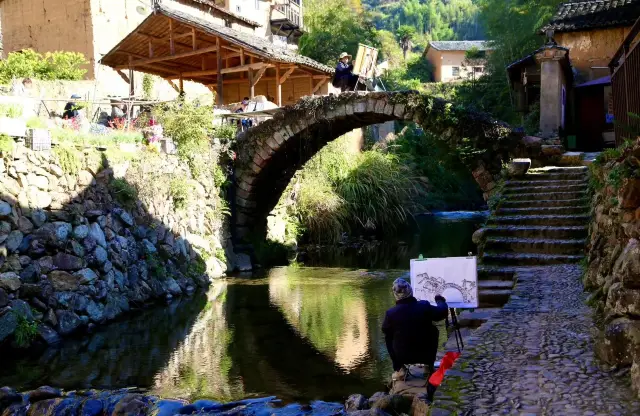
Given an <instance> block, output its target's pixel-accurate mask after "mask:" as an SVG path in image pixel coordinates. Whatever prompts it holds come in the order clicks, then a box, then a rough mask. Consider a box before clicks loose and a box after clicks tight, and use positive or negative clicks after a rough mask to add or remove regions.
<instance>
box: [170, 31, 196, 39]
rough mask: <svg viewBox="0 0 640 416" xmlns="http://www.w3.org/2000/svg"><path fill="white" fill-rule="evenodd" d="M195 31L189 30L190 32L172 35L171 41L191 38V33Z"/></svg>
mask: <svg viewBox="0 0 640 416" xmlns="http://www.w3.org/2000/svg"><path fill="white" fill-rule="evenodd" d="M194 31H195V29H193V28H191V32H184V33H175V32H174V33H173V34H172V36H173V39H174V40H175V39H182V38H188V37H193V32H194Z"/></svg>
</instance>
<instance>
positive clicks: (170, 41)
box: [169, 18, 176, 55]
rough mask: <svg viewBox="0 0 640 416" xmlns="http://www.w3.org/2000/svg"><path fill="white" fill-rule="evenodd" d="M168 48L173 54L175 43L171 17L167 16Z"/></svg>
mask: <svg viewBox="0 0 640 416" xmlns="http://www.w3.org/2000/svg"><path fill="white" fill-rule="evenodd" d="M169 50H170V51H171V55H175V53H176V45H175V44H174V43H173V20H171V18H169Z"/></svg>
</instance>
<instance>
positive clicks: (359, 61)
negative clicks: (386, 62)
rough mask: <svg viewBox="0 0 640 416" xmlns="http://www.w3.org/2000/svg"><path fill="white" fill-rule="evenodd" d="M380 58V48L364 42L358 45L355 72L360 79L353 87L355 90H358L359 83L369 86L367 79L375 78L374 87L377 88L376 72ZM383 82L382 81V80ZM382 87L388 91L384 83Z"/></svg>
mask: <svg viewBox="0 0 640 416" xmlns="http://www.w3.org/2000/svg"><path fill="white" fill-rule="evenodd" d="M377 59H378V50H377V49H376V48H373V47H371V46H367V45H364V44H362V43H361V44H359V45H358V54H357V55H356V60H355V61H354V66H353V68H354V73H355V74H356V75H358V80H357V81H356V85H355V86H354V87H353V91H358V84H360V83H362V84H364V85H365V87H367V88H368V86H367V85H366V82H365V81H362V79H365V80H369V79H371V80H373V82H372V85H373V87H372V89H375V81H376V79H375V72H376V65H377V64H376V61H377ZM380 84H382V82H380ZM382 89H383V90H385V91H386V88H385V87H384V84H382Z"/></svg>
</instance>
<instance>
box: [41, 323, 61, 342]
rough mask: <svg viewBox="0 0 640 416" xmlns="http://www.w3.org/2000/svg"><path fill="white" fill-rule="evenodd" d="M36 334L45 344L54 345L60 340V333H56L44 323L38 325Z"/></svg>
mask: <svg viewBox="0 0 640 416" xmlns="http://www.w3.org/2000/svg"><path fill="white" fill-rule="evenodd" d="M38 335H39V336H40V338H42V340H43V341H44V342H46V343H47V345H54V344H57V343H59V342H60V341H61V338H60V335H58V333H57V332H56V331H54V330H53V328H51V327H50V326H48V325H45V324H39V325H38Z"/></svg>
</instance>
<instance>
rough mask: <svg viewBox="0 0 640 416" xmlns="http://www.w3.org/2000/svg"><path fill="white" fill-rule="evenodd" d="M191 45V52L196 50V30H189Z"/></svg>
mask: <svg viewBox="0 0 640 416" xmlns="http://www.w3.org/2000/svg"><path fill="white" fill-rule="evenodd" d="M191 43H192V44H193V50H194V51H195V50H197V49H198V40H197V39H196V30H195V29H194V28H191Z"/></svg>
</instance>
